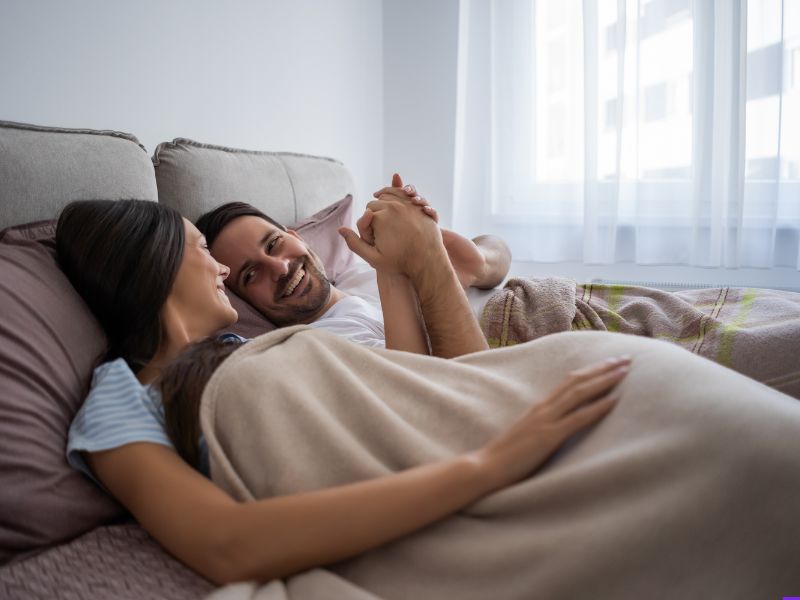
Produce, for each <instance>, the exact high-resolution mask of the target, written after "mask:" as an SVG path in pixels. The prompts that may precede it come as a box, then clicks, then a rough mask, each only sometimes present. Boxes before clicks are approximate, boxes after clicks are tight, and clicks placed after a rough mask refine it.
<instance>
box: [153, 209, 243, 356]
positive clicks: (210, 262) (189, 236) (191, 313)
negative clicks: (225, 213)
mask: <svg viewBox="0 0 800 600" xmlns="http://www.w3.org/2000/svg"><path fill="white" fill-rule="evenodd" d="M183 226H184V230H185V232H186V246H185V248H184V251H183V261H182V262H181V266H180V268H179V269H178V274H177V275H176V277H175V283H173V285H172V289H171V290H170V293H169V297H168V298H167V306H168V307H169V311H167V312H166V313H165V314H166V318H171V317H172V318H179V319H180V321H181V324H180V325H181V327H183V328H185V330H186V332H187V333H188V335H189V338H190V339H192V340H196V339H200V338H202V337H205V336H207V335H211V334H212V333H214V332H215V331H218V330H219V329H221V328H223V327H227V326H228V325H230V324H231V323H235V322H236V319H237V318H238V315H237V314H236V311H235V310H234V308H233V307H232V306H231V303H230V301H229V300H228V297H227V296H226V295H225V286H224V284H223V282H224V281H225V278H226V277H227V276H228V274H229V273H230V269H228V267H226V266H225V265H222V264H220V263H218V262H217V261H216V260H214V258H213V257H212V256H211V254H210V253H209V251H208V246H207V245H206V240H205V237H203V234H201V233H200V232H199V231H198V230H197V227H195V226H194V225H192V223H191V222H189V221H187V220H186V219H184V220H183Z"/></svg>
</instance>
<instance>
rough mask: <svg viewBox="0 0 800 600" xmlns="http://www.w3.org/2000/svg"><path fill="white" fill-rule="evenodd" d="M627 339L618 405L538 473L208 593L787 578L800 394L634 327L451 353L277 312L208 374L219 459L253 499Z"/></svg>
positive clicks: (351, 469) (525, 394)
mask: <svg viewBox="0 0 800 600" xmlns="http://www.w3.org/2000/svg"><path fill="white" fill-rule="evenodd" d="M623 353H630V354H632V355H633V357H634V358H633V360H634V362H633V366H632V370H631V373H630V375H629V376H628V377H627V378H626V380H625V381H624V382H623V383H622V384H621V386H620V391H621V392H622V398H621V400H620V403H619V404H618V406H616V407H615V409H614V410H613V411H612V413H611V414H610V415H609V416H608V417H607V418H606V419H605V420H603V421H602V422H601V423H599V424H598V425H597V426H595V427H593V428H592V429H590V430H588V431H586V432H584V433H582V434H579V435H577V436H575V437H574V438H573V439H572V440H570V442H569V443H568V444H567V445H566V446H565V447H564V448H562V449H561V450H560V451H559V452H557V453H556V455H555V456H553V457H552V458H551V459H550V460H549V461H548V463H546V464H545V465H544V466H543V467H542V468H541V469H540V470H538V471H537V472H536V473H534V474H532V476H530V477H528V478H526V479H524V480H522V481H520V482H519V483H517V484H515V485H512V486H509V487H507V488H505V489H503V490H500V491H498V492H496V493H493V494H490V495H489V496H486V497H484V498H482V499H480V500H478V501H477V502H475V503H473V504H472V505H470V506H467V507H464V508H463V509H462V510H461V511H459V512H457V513H456V514H454V515H452V516H450V517H448V518H446V519H443V520H442V521H440V522H438V523H435V524H432V525H430V526H428V527H426V528H424V529H422V530H420V531H418V532H416V533H413V534H411V535H408V536H405V537H403V538H401V539H398V540H396V541H393V542H390V543H388V544H385V545H383V546H381V547H379V548H377V549H375V550H372V551H370V552H367V553H365V554H362V555H361V556H357V557H354V558H351V559H348V560H344V561H341V562H339V563H336V564H334V565H329V566H327V568H324V569H314V570H312V571H309V572H307V573H301V574H298V575H296V576H293V577H290V578H288V579H287V580H285V581H281V582H277V581H273V582H271V583H270V584H268V585H267V586H262V587H259V586H257V585H255V584H241V585H239V586H235V587H232V588H230V589H228V588H222V589H221V590H218V592H217V593H216V595H215V598H255V597H256V596H257V597H258V598H264V599H272V598H274V599H278V598H289V599H291V600H309V599H311V598H322V597H347V596H348V595H350V596H352V597H364V598H372V597H376V598H383V599H394V598H398V599H399V598H415V599H426V598H431V599H441V598H459V599H465V600H470V599H476V600H477V599H485V598H503V599H515V598H543V599H551V598H585V597H597V598H615V599H621V600H625V599H627V598H631V599H633V598H637V599H638V598H642V597H647V598H676V597H679V598H701V597H703V598H707V597H720V598H754V597H780V595H781V594H784V595H785V594H787V593H790V591H789V590H792V589H794V590H796V589H799V588H800V572H798V570H797V569H796V564H795V563H796V561H795V557H796V555H797V552H798V550H800V516H798V512H797V510H796V506H797V498H798V497H800V477H798V476H797V473H799V472H800V435H798V432H799V431H800V405H798V403H797V402H796V401H795V400H794V399H792V398H790V397H788V396H786V395H784V394H781V393H778V392H776V391H775V390H773V389H770V388H768V387H766V386H764V385H761V384H760V383H758V382H756V381H753V380H752V379H749V378H747V377H743V376H741V375H739V374H737V373H735V372H734V371H731V370H729V369H725V368H722V367H720V366H719V365H717V364H714V363H712V362H710V361H708V360H705V359H703V358H699V357H697V356H696V355H693V354H691V353H689V352H684V351H683V350H682V349H680V348H679V347H677V346H674V345H671V344H667V343H664V342H660V341H656V340H652V339H648V338H644V337H636V336H629V335H612V334H609V333H604V332H569V333H561V334H557V335H548V336H546V337H542V338H540V339H538V340H535V341H533V342H530V343H526V344H519V345H516V346H512V347H507V348H502V349H498V350H492V351H488V352H480V353H476V354H472V355H468V356H464V357H460V358H457V359H453V360H444V359H437V358H432V357H426V356H420V355H414V354H409V353H404V352H395V351H391V350H383V349H373V348H366V347H363V346H358V345H356V344H352V343H350V342H348V341H346V340H343V339H341V338H338V337H336V336H333V335H331V334H328V333H326V332H324V331H319V330H315V329H311V328H307V327H294V328H287V329H281V330H277V331H274V332H272V333H269V334H267V335H265V336H261V337H259V338H257V339H255V340H253V341H251V342H250V343H248V344H246V345H245V346H244V347H243V348H241V349H240V350H238V351H237V352H236V353H234V354H233V355H232V356H231V357H230V358H229V359H228V360H227V361H226V362H225V363H223V365H222V366H221V367H220V368H219V369H218V371H217V372H216V373H215V374H214V376H213V377H212V379H211V381H210V382H209V385H208V386H207V388H206V390H205V393H204V395H203V400H202V408H201V424H202V429H203V434H204V436H205V439H206V441H207V444H208V448H209V455H210V463H211V475H212V478H213V480H214V481H215V482H216V483H217V484H218V485H220V486H221V487H222V488H223V489H225V490H227V491H228V492H229V493H230V494H232V495H233V496H234V497H236V498H238V499H240V500H242V501H247V500H253V499H257V498H267V497H274V496H280V495H287V494H294V493H298V492H305V491H312V490H317V489H322V488H326V487H331V486H336V485H342V484H346V483H351V482H356V481H362V480H365V479H371V478H375V477H381V476H384V475H390V474H392V473H395V472H397V471H400V470H402V469H406V468H413V467H414V466H417V465H421V464H425V463H429V462H431V461H436V460H442V459H446V458H448V457H452V456H455V455H457V454H459V453H462V452H465V451H468V450H473V449H476V448H478V447H480V446H481V445H483V444H485V443H486V442H488V441H489V440H490V439H492V438H493V437H494V436H496V435H497V434H499V433H500V432H502V431H504V430H505V429H506V428H507V427H508V426H510V425H511V424H512V423H513V422H514V421H515V420H516V419H517V418H519V416H520V415H521V414H522V413H523V412H524V411H525V410H527V409H528V408H529V407H530V406H531V405H532V403H534V402H536V401H537V400H539V399H541V398H542V397H543V396H544V395H545V394H546V393H547V392H548V391H549V390H551V389H552V388H553V387H554V386H555V385H557V384H558V383H559V382H560V381H561V380H562V379H563V377H564V376H565V375H566V374H567V373H568V372H569V371H570V370H572V369H575V368H578V367H580V366H582V365H587V364H590V363H593V362H596V361H598V360H601V359H603V358H607V357H609V356H616V355H620V354H623ZM411 510H413V508H411ZM333 582H335V583H333ZM359 594H360V596H359Z"/></svg>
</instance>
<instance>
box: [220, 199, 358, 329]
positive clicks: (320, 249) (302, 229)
mask: <svg viewBox="0 0 800 600" xmlns="http://www.w3.org/2000/svg"><path fill="white" fill-rule="evenodd" d="M352 213H353V197H352V196H351V195H350V194H348V195H347V196H345V197H344V198H342V199H341V200H339V201H338V202H334V203H333V204H331V205H330V206H327V207H325V208H323V209H322V210H321V211H319V212H318V213H315V214H313V215H311V216H310V217H308V218H306V219H303V220H302V221H298V222H297V223H294V224H293V225H287V227H288V228H289V229H294V230H295V231H296V232H297V233H298V234H300V236H301V237H302V238H303V240H305V242H306V243H307V244H308V245H309V246H310V247H311V248H312V249H313V250H314V252H316V253H317V255H318V256H319V257H320V260H322V264H323V265H324V266H325V273H326V274H327V276H328V278H329V279H330V280H331V281H333V282H334V283H335V282H336V279H337V278H338V277H339V276H340V275H341V274H342V273H343V272H344V271H345V270H346V269H347V268H349V267H350V266H351V265H352V264H353V261H354V259H355V255H354V254H353V253H352V252H351V251H350V248H348V247H347V244H345V242H344V240H343V239H342V236H340V235H339V233H338V229H339V227H342V226H345V227H352V224H353V222H352ZM227 293H228V298H230V301H231V305H232V306H233V308H235V309H236V312H238V313H239V320H238V321H236V323H234V324H233V325H231V326H230V327H226V328H225V329H224V330H223V331H230V332H233V333H236V334H239V335H241V336H243V337H246V338H254V337H256V336H259V335H261V334H262V333H267V332H268V331H272V330H273V329H275V325H273V324H272V323H271V322H270V321H269V320H268V319H266V318H264V317H263V316H262V315H261V313H259V312H258V311H256V310H255V309H254V308H253V307H252V306H250V305H249V304H248V303H247V302H245V301H244V300H242V299H241V298H239V296H237V295H236V294H234V293H233V292H232V291H230V290H227Z"/></svg>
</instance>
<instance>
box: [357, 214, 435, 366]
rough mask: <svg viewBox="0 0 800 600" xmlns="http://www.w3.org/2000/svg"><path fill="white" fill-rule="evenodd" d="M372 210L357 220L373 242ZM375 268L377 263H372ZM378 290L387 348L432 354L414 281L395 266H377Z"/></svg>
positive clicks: (358, 224)
mask: <svg viewBox="0 0 800 600" xmlns="http://www.w3.org/2000/svg"><path fill="white" fill-rule="evenodd" d="M373 216H374V215H373V213H372V211H369V210H367V211H364V214H363V215H362V216H361V217H360V218H359V219H358V221H356V227H358V232H359V234H360V235H361V237H362V239H364V240H369V241H368V243H374V242H375V238H374V236H373V232H372V225H371V224H372V217H373ZM370 266H372V268H375V265H372V264H371V265H370ZM376 277H377V280H378V293H379V294H380V298H381V310H382V311H383V327H384V335H385V337H386V347H387V348H389V349H390V350H405V351H406V352H415V353H417V354H430V353H431V350H430V344H429V342H428V333H427V331H426V330H425V322H424V320H423V318H422V311H421V309H420V306H419V299H418V298H417V292H416V291H415V290H414V285H413V284H412V283H411V280H410V279H409V278H408V277H406V276H405V275H403V274H402V273H399V272H397V271H394V270H392V269H376Z"/></svg>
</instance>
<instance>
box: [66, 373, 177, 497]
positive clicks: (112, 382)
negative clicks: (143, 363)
mask: <svg viewBox="0 0 800 600" xmlns="http://www.w3.org/2000/svg"><path fill="white" fill-rule="evenodd" d="M134 442H151V443H154V444H161V445H164V446H169V447H170V448H173V445H172V443H171V442H170V440H169V438H168V437H167V434H166V430H165V427H164V411H163V407H162V405H161V398H160V395H159V393H158V390H156V389H155V388H153V387H152V386H145V385H142V384H141V383H139V380H138V379H136V376H135V375H134V374H133V371H131V369H130V367H128V365H127V363H126V362H125V361H124V360H123V359H121V358H119V359H117V360H114V361H111V362H108V363H105V364H102V365H100V366H99V367H97V368H96V369H95V371H94V377H93V378H92V386H91V390H90V391H89V395H88V396H87V398H86V401H85V402H84V403H83V406H82V407H81V409H80V410H79V411H78V414H77V415H75V418H74V419H73V421H72V425H71V426H70V429H69V439H68V442H67V460H68V462H69V464H70V465H71V466H72V467H73V468H75V469H78V470H79V471H81V472H83V473H85V474H86V475H88V476H89V477H91V478H92V479H94V480H95V481H97V480H96V479H95V478H94V476H93V475H92V473H91V471H90V470H89V467H88V465H87V464H86V462H85V461H84V460H83V457H82V456H81V452H100V451H101V450H110V449H112V448H118V447H120V446H124V445H126V444H131V443H134Z"/></svg>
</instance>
